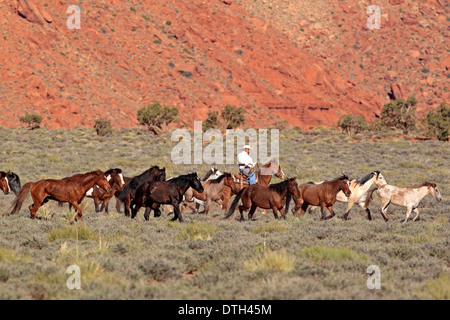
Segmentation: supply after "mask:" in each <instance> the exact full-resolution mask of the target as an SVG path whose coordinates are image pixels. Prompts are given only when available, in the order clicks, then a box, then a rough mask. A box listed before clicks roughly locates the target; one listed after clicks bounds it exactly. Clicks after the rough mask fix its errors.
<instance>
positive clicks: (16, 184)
mask: <svg viewBox="0 0 450 320" xmlns="http://www.w3.org/2000/svg"><path fill="white" fill-rule="evenodd" d="M0 174H1V183H0V188H1V189H2V191H3V193H4V194H8V193H10V192H11V191H12V192H14V194H15V195H17V194H18V193H19V191H20V189H21V188H22V186H21V184H20V178H19V176H18V175H17V174H15V173H14V172H10V171H8V172H3V171H0Z"/></svg>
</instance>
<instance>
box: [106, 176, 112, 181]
mask: <svg viewBox="0 0 450 320" xmlns="http://www.w3.org/2000/svg"><path fill="white" fill-rule="evenodd" d="M106 180H108V182H109V180H111V175H110V174H108V175H107V176H106Z"/></svg>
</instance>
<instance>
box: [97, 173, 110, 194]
mask: <svg viewBox="0 0 450 320" xmlns="http://www.w3.org/2000/svg"><path fill="white" fill-rule="evenodd" d="M96 183H97V185H98V186H99V187H100V188H102V189H105V191H106V192H110V191H111V185H110V184H109V181H108V179H107V178H106V176H105V174H104V173H103V172H102V173H101V174H100V175H99V179H98V180H97V182H96Z"/></svg>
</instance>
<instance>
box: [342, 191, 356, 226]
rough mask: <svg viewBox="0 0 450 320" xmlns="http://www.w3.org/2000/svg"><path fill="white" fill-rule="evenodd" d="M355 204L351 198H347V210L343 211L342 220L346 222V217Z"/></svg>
mask: <svg viewBox="0 0 450 320" xmlns="http://www.w3.org/2000/svg"><path fill="white" fill-rule="evenodd" d="M354 204H355V199H353V198H352V197H351V196H350V198H348V202H347V209H345V214H344V220H348V215H349V214H350V210H352V207H353V205H354Z"/></svg>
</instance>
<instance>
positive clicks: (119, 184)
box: [86, 168, 125, 213]
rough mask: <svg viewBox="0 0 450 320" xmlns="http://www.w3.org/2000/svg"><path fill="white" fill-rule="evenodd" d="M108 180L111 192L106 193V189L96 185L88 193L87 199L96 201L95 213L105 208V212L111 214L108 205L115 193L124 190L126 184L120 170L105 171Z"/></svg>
mask: <svg viewBox="0 0 450 320" xmlns="http://www.w3.org/2000/svg"><path fill="white" fill-rule="evenodd" d="M105 176H106V180H108V181H109V184H110V186H111V191H110V192H106V191H105V190H104V189H102V188H100V187H99V186H97V185H95V186H93V187H92V188H91V189H89V190H88V192H86V197H89V198H92V199H93V200H94V206H95V212H101V211H102V210H103V208H105V212H106V213H109V210H108V203H109V200H111V198H112V197H113V196H114V193H115V192H117V191H122V188H123V186H124V184H125V181H124V178H123V175H122V170H121V169H119V168H116V169H109V170H108V171H105ZM100 203H102V206H101V208H99V204H100Z"/></svg>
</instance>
